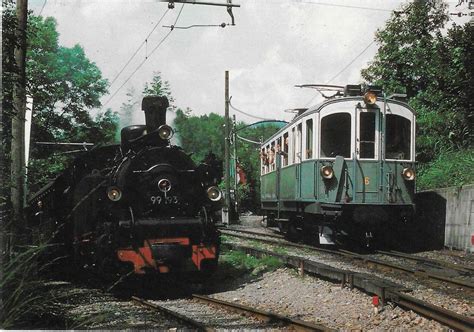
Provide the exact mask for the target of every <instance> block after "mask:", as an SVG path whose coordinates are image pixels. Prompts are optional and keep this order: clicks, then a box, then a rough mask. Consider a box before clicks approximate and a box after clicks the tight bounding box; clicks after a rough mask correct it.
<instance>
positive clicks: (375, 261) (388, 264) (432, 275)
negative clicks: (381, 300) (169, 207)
mask: <svg viewBox="0 0 474 332" xmlns="http://www.w3.org/2000/svg"><path fill="white" fill-rule="evenodd" d="M229 231H231V232H240V230H236V229H232V230H229ZM229 231H224V230H221V231H220V232H221V233H222V234H226V235H230V236H235V237H240V238H244V239H249V240H258V241H261V242H264V243H269V244H277V245H283V246H288V247H294V248H298V249H306V250H312V251H317V252H323V253H328V254H333V255H339V256H345V257H347V258H351V259H357V260H360V261H363V262H364V263H366V264H372V265H376V266H382V267H386V268H389V269H392V270H398V271H402V272H405V273H408V274H411V275H413V276H415V277H424V278H428V279H434V280H437V281H442V282H446V283H450V284H453V285H456V286H461V287H463V288H466V289H470V290H473V289H474V284H473V283H470V282H467V281H464V280H459V279H455V278H451V277H445V276H443V275H440V274H437V273H433V272H426V271H419V270H414V269H411V268H408V267H405V266H402V265H399V264H395V263H391V262H386V261H382V260H379V259H375V258H371V257H367V256H365V255H361V254H357V253H354V252H352V251H347V250H330V249H323V248H318V247H314V246H310V245H305V244H298V243H292V242H281V241H276V240H269V239H256V238H252V237H248V236H245V235H241V234H234V233H231V232H229ZM249 232H250V231H244V232H242V233H249ZM252 233H257V232H252ZM249 234H250V233H249ZM252 235H257V236H263V237H265V236H266V237H274V236H273V235H267V234H252Z"/></svg>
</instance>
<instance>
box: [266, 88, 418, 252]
mask: <svg viewBox="0 0 474 332" xmlns="http://www.w3.org/2000/svg"><path fill="white" fill-rule="evenodd" d="M348 87H349V89H348V88H347V87H346V89H345V92H344V95H343V96H341V97H335V98H332V99H329V100H326V101H325V102H323V103H321V104H319V105H317V106H314V107H311V108H309V109H307V110H306V111H304V112H302V114H299V115H298V116H296V117H295V118H294V120H292V121H291V123H289V124H288V125H287V126H285V127H284V128H282V129H281V130H280V131H278V132H277V133H276V134H275V135H273V136H272V137H271V138H270V139H268V140H267V141H265V142H264V143H263V144H262V146H261V161H262V162H261V201H262V209H263V211H264V213H265V214H266V216H267V221H268V223H270V224H271V223H273V222H276V223H278V225H279V227H280V228H281V229H282V231H284V232H286V233H287V234H288V235H289V236H292V237H295V236H298V234H299V233H303V234H305V235H309V234H314V235H317V234H319V240H320V243H333V241H334V240H338V239H341V238H343V237H342V236H344V237H345V238H348V237H349V238H351V239H354V240H361V239H365V240H367V241H369V240H372V239H374V240H384V241H385V240H386V239H387V238H390V236H391V233H392V232H393V231H397V230H399V229H400V228H404V229H406V227H407V226H409V223H410V221H411V220H412V216H413V212H414V204H413V198H414V190H415V112H414V111H413V110H412V109H411V108H410V107H409V106H408V105H407V104H406V103H403V102H400V101H397V100H394V99H388V98H385V96H384V95H383V93H382V92H380V90H379V92H378V93H377V92H375V91H371V90H367V91H365V94H364V95H362V94H363V93H362V92H363V91H362V88H360V87H357V86H356V87H357V88H356V89H354V86H348ZM354 90H355V91H356V92H355V93H354ZM407 223H408V225H407ZM316 231H317V233H316ZM365 240H364V241H365ZM367 243H368V242H367Z"/></svg>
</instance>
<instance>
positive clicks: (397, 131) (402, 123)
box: [385, 114, 411, 160]
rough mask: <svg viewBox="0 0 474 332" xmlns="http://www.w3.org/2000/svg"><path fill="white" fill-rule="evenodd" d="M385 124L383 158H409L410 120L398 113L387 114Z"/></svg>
mask: <svg viewBox="0 0 474 332" xmlns="http://www.w3.org/2000/svg"><path fill="white" fill-rule="evenodd" d="M385 126H386V133H385V136H386V139H385V158H386V159H401V160H409V159H410V145H411V122H410V120H408V119H406V118H404V117H402V116H400V115H395V114H387V117H386V124H385Z"/></svg>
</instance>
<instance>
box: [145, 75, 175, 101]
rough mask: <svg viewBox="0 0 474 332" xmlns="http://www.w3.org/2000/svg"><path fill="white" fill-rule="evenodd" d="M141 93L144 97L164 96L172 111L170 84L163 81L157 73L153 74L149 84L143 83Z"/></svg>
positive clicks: (172, 99)
mask: <svg viewBox="0 0 474 332" xmlns="http://www.w3.org/2000/svg"><path fill="white" fill-rule="evenodd" d="M142 93H143V95H144V96H165V97H167V98H168V101H169V103H170V106H171V107H172V108H173V109H174V106H173V103H174V98H173V96H172V94H171V86H170V83H169V82H168V81H164V80H163V78H162V77H161V73H160V72H159V71H157V72H154V73H153V78H152V80H151V82H150V83H148V82H147V83H145V87H144V88H143V92H142Z"/></svg>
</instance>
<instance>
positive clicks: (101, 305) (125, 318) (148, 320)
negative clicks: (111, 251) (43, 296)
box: [44, 281, 182, 329]
mask: <svg viewBox="0 0 474 332" xmlns="http://www.w3.org/2000/svg"><path fill="white" fill-rule="evenodd" d="M48 286H49V287H50V288H51V293H52V294H53V296H55V297H56V298H57V300H56V301H55V303H54V305H53V306H52V307H51V308H50V311H51V312H54V314H55V316H58V317H61V319H62V321H63V324H62V325H63V326H61V328H64V329H157V328H160V329H175V328H180V327H182V324H181V323H179V322H176V321H173V320H170V319H169V318H168V317H165V316H163V315H160V314H159V313H156V312H155V311H152V310H149V309H147V308H144V307H142V306H140V305H137V304H135V303H133V302H131V301H127V300H119V299H117V298H115V297H114V296H112V295H110V294H107V293H105V292H103V291H101V290H99V289H94V288H89V287H82V286H78V285H73V284H71V283H69V282H57V281H54V282H49V283H48ZM44 328H51V327H48V326H45V327H44ZM58 328H59V327H58Z"/></svg>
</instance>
